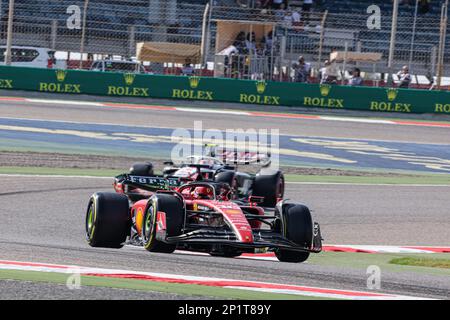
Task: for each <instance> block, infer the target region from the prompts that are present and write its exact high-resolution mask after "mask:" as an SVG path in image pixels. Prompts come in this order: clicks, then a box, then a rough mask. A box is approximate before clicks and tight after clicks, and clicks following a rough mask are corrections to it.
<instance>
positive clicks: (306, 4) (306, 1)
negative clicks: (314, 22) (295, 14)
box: [302, 0, 314, 22]
mask: <svg viewBox="0 0 450 320" xmlns="http://www.w3.org/2000/svg"><path fill="white" fill-rule="evenodd" d="M313 1H314V0H303V6H302V10H303V15H304V16H305V21H307V22H308V20H309V17H310V12H311V8H312V6H313Z"/></svg>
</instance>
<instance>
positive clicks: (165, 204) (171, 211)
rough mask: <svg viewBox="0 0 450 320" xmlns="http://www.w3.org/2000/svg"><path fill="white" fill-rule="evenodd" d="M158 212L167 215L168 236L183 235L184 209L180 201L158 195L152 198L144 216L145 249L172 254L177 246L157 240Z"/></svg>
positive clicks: (168, 196) (143, 236)
mask: <svg viewBox="0 0 450 320" xmlns="http://www.w3.org/2000/svg"><path fill="white" fill-rule="evenodd" d="M158 212H160V213H163V214H164V215H165V223H166V225H165V228H166V235H167V236H178V235H180V234H181V230H182V227H183V221H184V208H183V204H182V202H181V200H180V199H178V198H177V197H175V196H173V195H169V194H157V195H154V196H152V197H151V198H150V200H149V201H148V204H147V209H146V210H145V215H144V224H143V226H142V240H143V243H144V248H145V249H146V250H148V251H150V252H162V253H172V252H174V251H175V248H176V244H169V243H165V242H163V241H160V240H158V239H156V232H157V230H156V229H157V223H158V221H157V216H158Z"/></svg>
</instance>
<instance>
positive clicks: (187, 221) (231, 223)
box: [86, 174, 322, 262]
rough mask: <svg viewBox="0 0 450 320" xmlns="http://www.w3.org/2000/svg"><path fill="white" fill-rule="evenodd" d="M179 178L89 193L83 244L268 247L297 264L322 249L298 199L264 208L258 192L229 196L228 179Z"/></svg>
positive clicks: (217, 251) (232, 249) (118, 184)
mask: <svg viewBox="0 0 450 320" xmlns="http://www.w3.org/2000/svg"><path fill="white" fill-rule="evenodd" d="M180 184H181V183H180V180H179V178H170V177H162V176H154V177H149V176H133V175H130V174H124V175H121V176H118V177H116V180H115V183H114V188H115V190H116V193H95V194H94V195H93V196H92V197H91V199H90V201H89V205H88V208H87V214H86V237H87V241H88V243H89V245H91V246H92V247H107V248H121V247H122V246H123V245H124V244H125V243H126V242H127V241H128V242H131V243H132V244H135V245H143V246H144V248H145V249H147V250H148V251H151V252H163V253H172V252H173V251H174V250H175V249H183V250H190V251H198V252H206V253H209V254H211V255H214V256H223V257H236V256H239V255H240V254H242V253H254V252H262V251H273V252H275V254H276V256H277V258H278V259H279V260H280V261H285V262H303V261H305V260H306V259H308V257H309V254H310V253H311V252H316V253H317V252H320V251H321V249H322V238H321V234H320V227H319V224H318V223H316V222H313V220H312V216H311V214H310V211H309V209H308V208H307V207H306V206H304V205H302V204H296V203H291V202H289V201H286V200H282V201H280V202H279V203H278V204H277V206H276V208H275V210H272V211H266V210H265V209H263V208H262V207H259V206H258V204H257V203H258V202H262V200H263V199H260V198H259V197H255V198H250V199H249V201H248V202H239V201H230V200H229V197H230V193H231V188H230V186H229V185H228V184H226V183H219V182H214V181H200V182H190V183H187V184H181V185H180ZM130 195H133V197H132V198H133V200H130Z"/></svg>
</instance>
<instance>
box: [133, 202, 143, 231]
mask: <svg viewBox="0 0 450 320" xmlns="http://www.w3.org/2000/svg"><path fill="white" fill-rule="evenodd" d="M135 217H136V230H137V232H138V233H139V234H140V233H141V232H142V226H143V224H144V210H142V208H139V209H138V210H137V212H136V216H135Z"/></svg>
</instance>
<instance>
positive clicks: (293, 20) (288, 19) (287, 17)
mask: <svg viewBox="0 0 450 320" xmlns="http://www.w3.org/2000/svg"><path fill="white" fill-rule="evenodd" d="M300 21H301V15H300V13H299V12H297V11H296V10H293V9H292V8H289V9H288V10H287V11H285V13H284V18H283V22H284V25H285V26H286V27H288V28H291V27H296V26H300Z"/></svg>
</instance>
